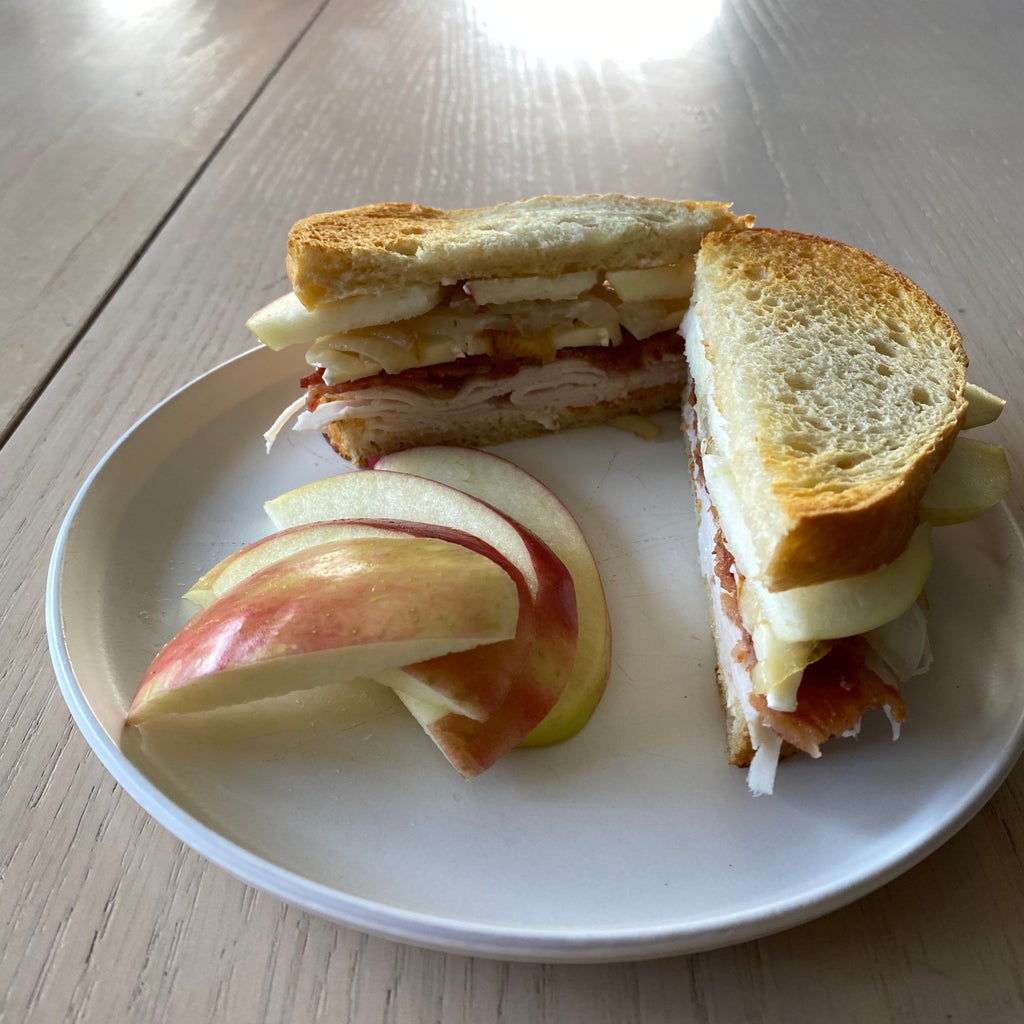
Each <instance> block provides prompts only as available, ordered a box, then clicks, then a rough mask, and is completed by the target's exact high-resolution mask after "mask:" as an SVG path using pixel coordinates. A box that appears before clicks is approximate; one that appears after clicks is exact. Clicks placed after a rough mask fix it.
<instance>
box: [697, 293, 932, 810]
mask: <svg viewBox="0 0 1024 1024" xmlns="http://www.w3.org/2000/svg"><path fill="white" fill-rule="evenodd" d="M681 333H682V334H683V335H684V337H685V339H686V358H687V363H688V366H689V370H690V374H691V376H692V379H693V383H694V387H695V390H696V393H697V395H698V396H699V397H698V400H697V408H696V418H697V435H696V437H695V438H691V442H692V443H693V444H695V445H699V449H698V451H697V452H696V454H697V455H698V456H699V458H700V461H701V464H702V465H703V469H704V483H705V486H704V487H703V488H702V487H701V486H700V485H699V483H697V484H695V490H696V492H697V504H698V516H699V545H700V550H701V558H702V560H703V564H702V569H703V571H704V574H705V577H706V578H707V579H708V581H709V586H710V588H711V597H712V602H711V603H712V609H713V619H714V627H715V631H716V637H717V638H718V648H719V650H720V652H728V651H734V650H739V649H741V648H742V647H743V646H744V643H743V642H744V638H743V636H742V632H741V630H740V628H739V627H738V626H737V624H736V623H735V622H734V621H733V620H732V619H731V618H730V617H729V615H728V614H727V613H726V612H725V610H724V606H723V603H722V599H723V592H722V589H721V585H720V583H718V582H717V577H716V575H715V572H714V569H715V567H714V564H713V559H714V550H715V536H716V531H717V530H718V529H721V531H722V535H723V537H724V538H726V542H727V544H728V548H729V552H730V554H731V555H732V556H733V559H734V562H735V568H734V569H733V575H734V578H735V581H736V589H737V596H738V603H739V610H740V617H741V619H742V621H743V625H744V627H745V628H746V630H747V632H748V633H749V635H750V637H751V640H752V642H753V649H754V665H753V669H752V670H751V669H750V668H749V667H748V666H747V665H745V664H743V663H741V662H740V661H737V660H735V659H734V658H730V657H726V656H722V657H720V663H719V671H720V673H721V676H722V682H723V686H724V687H725V689H726V692H727V694H728V695H729V697H730V702H731V703H732V705H733V706H734V707H736V708H742V709H743V714H744V716H745V720H746V723H747V728H748V731H749V733H750V739H751V744H752V746H753V747H754V750H755V757H754V760H753V762H752V763H751V767H750V772H749V774H748V784H749V786H750V788H751V790H752V791H753V792H755V793H770V792H771V790H772V785H773V780H774V773H775V766H776V764H777V762H778V756H779V751H780V748H781V740H780V738H779V737H778V735H777V734H776V733H775V732H774V731H773V730H771V729H770V728H768V727H767V726H765V725H764V724H763V723H762V721H761V719H760V716H759V714H758V713H757V711H756V710H755V709H754V708H753V706H752V705H751V703H750V700H749V697H750V695H751V693H752V692H757V693H762V694H764V696H765V699H766V701H767V703H768V706H769V707H770V708H772V709H774V710H777V711H794V710H796V707H797V690H798V688H799V685H800V681H801V678H802V676H803V672H804V669H805V668H806V667H807V666H808V665H809V664H811V663H812V662H814V661H815V660H817V659H818V658H819V657H821V656H823V655H824V654H825V653H826V652H827V651H828V649H829V645H828V641H829V640H834V639H840V638H843V637H850V636H863V637H864V638H865V639H866V641H867V643H868V645H869V648H870V654H869V667H870V668H871V669H872V670H873V671H874V672H876V674H878V675H879V676H880V677H881V678H882V679H884V680H885V681H887V682H890V683H893V684H898V683H901V682H904V681H905V680H907V679H908V678H910V677H911V676H912V675H916V674H918V673H920V672H924V671H927V669H928V668H929V666H930V664H931V649H930V645H929V643H928V631H927V622H926V617H925V615H924V612H923V611H922V609H921V607H920V605H919V603H918V601H919V598H920V595H921V592H922V590H923V588H924V583H925V581H926V579H927V576H928V572H929V570H930V568H931V562H932V548H931V534H930V528H929V527H927V526H921V527H919V528H918V529H917V530H916V531H915V533H914V535H913V537H912V538H911V541H910V543H909V545H908V547H907V549H906V550H905V551H904V552H903V554H902V555H900V557H899V558H897V559H896V560H895V561H894V562H892V563H890V564H889V565H887V566H885V567H883V568H881V569H878V570H876V571H874V572H871V573H867V574H865V575H863V576H857V577H852V578H848V579H842V580H834V581H830V582H827V583H820V584H815V585H813V586H807V587H796V588H793V589H790V590H785V591H770V590H769V589H768V588H767V586H765V584H764V583H763V581H762V580H760V579H759V578H758V576H759V574H760V573H761V571H762V570H763V566H762V564H761V561H760V559H759V558H758V553H757V548H756V546H755V544H754V541H753V538H752V536H751V534H750V531H749V530H748V529H747V527H746V524H745V522H744V520H743V518H742V517H741V516H740V515H739V508H740V507H741V506H740V503H739V501H738V498H737V494H736V489H735V486H734V479H733V476H732V473H731V471H730V468H729V462H728V456H727V453H725V452H723V450H722V444H723V440H722V439H723V438H726V437H727V436H728V435H727V432H726V429H725V425H724V424H723V423H722V422H721V417H720V414H719V412H718V410H717V408H716V405H715V401H714V382H713V375H712V373H711V367H710V364H709V363H708V360H707V358H706V356H705V353H704V344H703V333H702V331H701V329H700V323H699V321H698V319H697V317H696V314H695V313H694V312H693V310H692V309H691V310H690V311H689V312H688V313H687V315H686V317H685V318H684V321H683V325H682V328H681ZM716 427H717V428H718V429H719V431H720V433H718V434H716V433H715V429H716ZM712 436H713V437H714V438H715V442H714V443H715V446H716V447H714V448H712V446H711V443H710V442H709V441H708V440H707V439H708V438H709V437H712ZM890 720H891V719H890ZM855 731H856V730H854V732H855ZM893 735H894V738H895V736H896V735H898V725H897V723H895V722H893Z"/></svg>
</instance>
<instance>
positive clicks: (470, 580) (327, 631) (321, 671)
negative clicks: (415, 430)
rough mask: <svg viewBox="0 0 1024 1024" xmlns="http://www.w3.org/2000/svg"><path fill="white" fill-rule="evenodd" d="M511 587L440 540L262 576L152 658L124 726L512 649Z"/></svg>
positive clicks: (474, 557)
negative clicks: (505, 645) (470, 653)
mask: <svg viewBox="0 0 1024 1024" xmlns="http://www.w3.org/2000/svg"><path fill="white" fill-rule="evenodd" d="M518 621H519V597H518V592H517V587H516V585H515V582H514V581H513V580H512V578H511V577H510V576H509V574H508V573H507V572H506V571H505V570H504V569H503V568H502V566H501V565H499V564H498V562H496V561H495V560H494V559H492V558H489V557H487V556H486V555H483V554H480V553H478V552H476V551H473V550H471V549H470V548H468V547H466V546H464V545H461V544H453V543H450V542H448V541H444V540H438V539H434V538H422V537H418V538H402V539H396V538H386V537H365V538H354V539H350V540H344V541H336V542H334V543H330V544H321V545H317V546H315V547H312V548H308V549H306V550H304V551H299V552H297V553H295V554H292V555H290V556H288V557H286V558H283V559H281V560H279V561H276V562H274V563H272V564H271V565H269V566H267V567H266V568H264V569H261V570H259V571H258V572H256V573H254V574H253V575H252V576H250V577H248V578H247V579H246V580H244V581H242V582H241V583H239V584H238V585H237V586H235V587H233V588H231V590H229V591H228V592H227V593H226V594H225V595H224V596H223V597H221V598H219V599H218V600H216V601H214V602H213V603H212V604H211V605H209V606H208V607H207V608H205V609H204V610H203V611H201V612H199V613H198V614H197V615H196V616H194V617H193V618H192V619H191V620H190V621H189V622H188V623H186V624H185V626H184V628H183V629H181V630H180V631H179V632H178V633H177V634H176V635H175V636H174V637H173V638H172V639H171V640H170V641H169V643H168V644H167V645H166V646H165V647H164V648H163V649H162V650H161V651H160V652H159V653H158V654H157V656H156V658H154V660H153V662H152V664H151V665H150V668H149V670H148V671H147V672H146V674H145V676H144V677H143V680H142V683H141V685H140V687H139V690H138V692H137V693H136V695H135V700H134V701H133V702H132V706H131V709H130V710H129V713H128V716H127V719H126V724H127V725H137V724H139V723H141V722H144V721H146V720H147V719H149V718H152V717H153V716H154V715H157V714H166V713H173V712H192V711H202V710H208V709H211V708H215V707H224V706H226V705H230V704H238V703H248V702H250V701H253V700H259V699H262V698H266V697H272V696H280V695H282V694H284V693H290V692H294V691H297V690H301V689H305V688H312V687H314V686H319V685H322V684H324V683H326V682H332V683H340V682H344V680H346V679H353V678H358V677H366V676H372V675H373V674H374V673H375V672H377V671H379V670H381V669H385V668H391V667H393V666H396V665H405V664H409V663H412V662H417V661H422V660H425V659H428V658H434V657H438V656H440V655H442V654H445V653H447V652H450V651H460V650H467V649H470V648H473V647H477V646H479V645H481V644H491V643H497V642H500V641H504V640H509V639H511V638H512V637H513V636H514V635H515V632H516V628H517V624H518Z"/></svg>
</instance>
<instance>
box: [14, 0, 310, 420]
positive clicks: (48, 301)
mask: <svg viewBox="0 0 1024 1024" xmlns="http://www.w3.org/2000/svg"><path fill="white" fill-rule="evenodd" d="M320 5H321V3H320V0H304V2H302V3H297V4H291V3H283V2H262V3H258V4H251V3H246V2H239V0H218V2H217V3H215V4H207V3H200V2H198V0H187V2H183V0H174V2H171V0H168V2H158V0H150V2H146V0H140V2H138V3H131V2H116V0H115V2H110V3H106V4H103V3H90V4H75V3H66V2H64V3H57V4H34V3H29V2H24V0H14V2H12V3H9V4H5V6H4V10H3V12H2V13H0V94H2V95H3V97H4V110H5V116H4V117H3V118H2V119H0V235H2V237H3V239H4V245H3V246H0V281H2V282H3V295H4V297H5V300H4V315H5V324H6V329H5V331H4V336H3V340H2V342H0V345H2V348H0V351H2V353H3V359H4V366H5V382H4V388H3V389H2V391H0V439H2V438H3V437H4V436H6V434H7V432H8V430H9V429H10V426H11V425H12V424H13V423H14V422H16V421H17V418H18V417H19V415H20V414H21V412H22V411H23V409H24V408H25V406H26V404H27V403H29V402H31V401H32V398H33V396H34V394H35V392H36V390H37V388H38V387H39V386H40V384H41V383H42V382H43V381H45V380H46V378H47V376H48V374H49V373H50V372H51V370H52V369H53V368H54V367H55V366H56V365H57V364H59V362H60V361H61V359H62V358H63V356H64V354H65V352H66V351H67V349H68V347H69V346H71V345H73V344H74V342H75V340H76V339H77V337H78V336H79V334H80V332H81V331H82V330H83V329H84V328H85V327H86V326H87V325H88V323H89V322H90V321H91V319H92V318H93V316H94V315H95V314H96V313H97V311H98V310H99V309H100V308H101V307H102V304H103V302H104V301H105V299H106V297H107V296H108V295H109V293H110V291H111V290H112V289H113V288H115V287H116V285H117V283H118V282H119V281H120V280H121V278H122V276H123V275H124V274H125V273H126V272H127V271H128V270H129V269H130V268H131V266H132V264H133V261H134V260H135V259H136V258H137V257H138V255H139V253H140V252H141V251H142V250H143V249H144V248H145V246H146V245H147V244H148V242H149V240H150V239H151V238H152V237H153V235H154V234H155V233H156V232H157V231H158V230H159V228H160V225H161V223H162V222H163V221H164V219H165V218H166V217H167V216H168V215H169V214H170V213H171V212H172V211H173V209H174V206H175V204H176V203H177V202H178V201H179V199H180V197H181V196H182V195H183V194H184V193H186V192H187V190H188V188H189V187H190V185H191V183H192V181H193V180H194V179H195V177H196V176H197V175H198V174H200V173H201V172H202V169H203V167H204V165H205V163H206V161H207V160H208V159H209V158H210V156H211V155H212V154H213V153H214V152H216V149H217V147H218V146H219V144H220V143H221V141H222V140H223V138H224V137H225V136H226V135H227V134H228V133H229V132H230V131H231V128H232V125H233V124H234V123H235V121H236V120H237V119H238V118H239V117H240V116H241V115H242V114H243V112H244V111H245V109H246V107H247V105H248V104H249V103H250V102H251V100H252V98H253V97H254V96H255V95H257V94H258V92H259V90H260V88H261V87H262V85H263V83H264V82H265V81H266V79H267V78H268V76H270V75H271V74H272V73H273V71H274V69H275V67H276V66H277V65H278V63H279V62H280V61H281V60H283V59H284V57H285V55H286V54H287V52H288V50H289V47H290V45H291V44H292V43H294V41H295V40H296V39H298V38H299V37H300V36H301V34H302V32H303V31H304V30H305V29H306V27H307V26H308V24H309V23H310V21H311V20H312V19H313V18H314V17H315V15H316V13H317V10H318V8H319V6H320Z"/></svg>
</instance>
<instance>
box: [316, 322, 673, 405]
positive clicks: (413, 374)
mask: <svg viewBox="0 0 1024 1024" xmlns="http://www.w3.org/2000/svg"><path fill="white" fill-rule="evenodd" d="M682 351H683V339H682V338H681V337H680V336H679V335H678V334H677V333H676V332H674V331H665V332H663V333H661V334H655V335H653V336H652V337H650V338H645V339H644V340H643V341H637V340H636V339H635V338H633V337H631V336H630V335H629V334H628V333H627V332H625V331H624V332H623V340H622V343H621V344H619V345H612V346H604V345H585V346H579V347H575V348H563V349H559V350H558V352H557V353H556V354H555V358H556V359H585V360H587V362H589V363H591V364H592V365H594V366H597V367H598V368H600V369H602V370H606V371H614V370H619V371H623V372H625V371H629V370H636V369H639V368H640V367H642V366H643V365H645V363H647V362H660V361H661V360H662V359H663V358H664V357H665V356H666V355H669V354H680V353H682ZM540 365H541V360H540V359H538V358H531V357H518V358H512V357H509V356H490V355H474V356H464V357H463V358H461V359H453V360H452V361H451V362H447V363H437V364H435V365H432V366H414V367H412V368H410V369H408V370H403V371H402V372H401V373H395V374H390V375H389V374H383V373H379V374H375V375H374V376H372V377H362V378H360V379H359V380H350V381H341V382H338V383H337V384H331V385H329V384H325V383H324V379H323V377H324V372H323V370H322V369H319V370H316V371H315V372H313V373H311V374H309V375H308V376H306V377H303V378H302V380H301V381H300V383H301V385H302V387H304V388H305V389H306V408H307V409H308V410H309V411H310V412H312V411H313V410H314V409H315V408H316V407H317V406H318V405H319V404H320V403H321V402H322V401H324V400H325V399H328V398H330V397H331V396H332V395H334V394H340V393H345V392H352V391H358V390H360V389H361V388H369V387H374V386H376V385H378V384H380V383H381V381H382V380H383V379H384V378H386V379H387V382H388V383H389V384H394V385H395V386H396V387H403V388H409V389H411V390H414V391H419V392H424V393H428V394H438V395H442V394H452V393H454V392H457V391H458V390H459V389H460V388H461V387H462V385H463V384H464V383H465V382H466V380H467V379H469V378H471V377H486V378H489V379H492V380H500V379H501V378H504V377H511V376H513V375H514V374H516V373H518V371H519V370H520V369H521V368H522V367H523V366H540Z"/></svg>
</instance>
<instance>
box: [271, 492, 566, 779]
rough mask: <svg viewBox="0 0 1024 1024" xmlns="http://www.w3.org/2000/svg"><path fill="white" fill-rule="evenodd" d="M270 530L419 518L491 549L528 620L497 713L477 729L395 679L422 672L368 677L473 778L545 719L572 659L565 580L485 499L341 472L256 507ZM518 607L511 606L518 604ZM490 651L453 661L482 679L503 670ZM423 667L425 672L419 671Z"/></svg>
mask: <svg viewBox="0 0 1024 1024" xmlns="http://www.w3.org/2000/svg"><path fill="white" fill-rule="evenodd" d="M265 508H266V510H267V512H268V514H269V515H270V518H271V520H272V521H273V522H274V524H275V525H277V526H278V527H287V526H289V525H294V524H300V523H310V522H313V523H316V522H321V521H323V520H325V519H330V518H333V517H346V518H347V517H353V518H355V517H362V516H366V517H385V516H387V517H393V519H395V520H409V519H411V518H416V519H419V520H421V522H420V523H419V525H418V526H417V527H416V528H417V529H428V528H430V527H431V526H436V524H439V523H440V524H455V525H456V526H457V527H458V528H459V529H461V530H463V531H465V532H468V533H472V534H473V535H475V536H477V537H479V538H482V539H483V540H484V541H486V542H487V543H489V544H491V545H493V546H494V547H495V548H496V549H497V550H498V551H499V552H500V553H501V554H502V555H504V556H505V557H506V558H508V559H509V561H510V562H511V563H512V564H513V565H514V566H515V567H516V568H518V569H521V570H522V571H523V575H524V578H526V579H527V581H528V582H529V581H530V580H532V589H531V592H530V598H531V602H532V606H533V613H534V617H535V621H536V626H535V636H534V637H533V639H532V641H531V642H530V643H529V644H528V645H526V646H525V647H524V650H525V653H526V657H527V663H526V665H525V666H524V667H523V668H522V669H521V670H517V672H516V674H515V677H514V683H513V685H512V687H511V688H510V689H509V690H508V693H507V696H506V698H505V699H503V701H502V702H501V704H500V706H498V707H497V708H495V709H493V713H492V714H491V715H490V716H489V717H488V718H487V721H486V723H483V724H482V727H479V728H477V727H475V726H473V725H471V724H470V721H469V716H465V715H459V714H451V712H450V708H449V707H445V706H444V705H443V704H442V703H440V702H438V701H436V700H434V699H433V698H431V697H429V695H428V696H427V697H426V698H424V697H423V696H422V695H419V694H416V693H414V692H412V690H411V688H410V687H409V686H408V685H405V683H404V682H403V678H402V677H403V676H406V675H408V674H409V673H413V674H416V675H417V676H418V678H420V679H421V681H425V682H427V683H429V684H430V685H431V686H432V687H436V685H437V681H436V679H435V678H433V676H432V675H431V674H430V673H429V672H427V671H425V667H424V666H423V665H418V666H403V667H396V668H394V669H389V670H386V671H382V672H379V673H377V674H375V676H374V678H375V679H376V680H377V681H378V682H383V683H385V684H386V685H389V686H391V687H392V688H393V689H394V690H395V691H396V692H397V693H398V694H399V696H400V697H403V699H404V698H405V697H409V698H410V699H409V700H407V701H406V704H407V706H408V707H409V709H410V711H412V713H413V714H414V715H415V716H416V718H417V719H418V720H419V721H420V724H421V725H422V726H423V727H424V729H425V730H426V731H427V733H428V735H430V737H431V738H432V739H433V741H434V742H435V743H436V744H437V745H438V747H439V748H440V749H441V751H442V752H443V753H444V754H445V756H446V757H447V758H448V759H449V761H451V763H452V764H453V765H454V766H455V767H456V768H457V769H458V770H459V771H460V772H462V773H463V774H465V775H475V774H478V773H479V772H480V771H482V770H484V768H485V767H487V766H489V765H491V764H493V763H494V762H495V761H496V760H497V759H498V758H499V757H500V756H501V755H502V754H504V753H505V752H506V751H508V750H510V749H511V748H512V747H515V746H518V745H520V744H521V743H522V741H523V740H524V739H525V738H526V737H527V735H528V734H529V733H530V732H531V731H532V730H533V729H534V728H535V727H536V726H537V725H538V724H539V723H540V722H541V721H542V720H543V719H544V718H545V717H546V716H547V714H548V713H549V712H550V711H551V710H552V709H553V708H554V706H555V704H556V703H557V701H558V700H559V699H560V698H561V695H562V693H563V692H564V690H565V687H566V685H567V684H568V682H569V680H570V678H571V675H572V671H573V666H574V664H575V659H576V649H577V645H578V617H577V610H576V595H575V587H574V581H573V578H572V575H571V573H570V572H569V570H568V568H567V567H566V565H565V564H564V563H563V562H562V560H561V559H560V558H559V557H558V556H557V555H556V554H555V553H554V552H552V550H551V549H550V548H549V546H548V545H547V544H546V543H545V542H544V541H543V540H541V539H540V538H539V537H537V535H536V534H534V533H533V532H532V531H530V530H528V529H526V528H524V527H523V526H522V525H521V524H519V523H517V522H515V521H514V520H513V519H512V518H510V517H509V516H508V515H507V514H505V513H503V512H500V511H498V510H497V509H495V508H492V507H491V506H490V505H488V504H486V503H485V502H483V501H481V500H479V499H477V498H475V497H473V496H471V495H469V494H467V493H465V492H464V491H459V490H456V489H454V488H451V487H448V486H447V485H445V484H443V483H440V482H438V481H435V480H430V479H426V478H425V477H422V476H411V475H409V474H405V473H398V472H391V473H365V472H363V473H360V472H355V473H341V474H339V475H337V476H333V477H329V478H327V479H324V480H319V481H316V482H314V483H312V484H307V485H305V486H303V487H299V488H296V489H295V490H293V491H289V492H287V493H286V494H283V495H281V496H280V497H278V498H275V499H274V500H272V501H269V502H267V503H266V505H265ZM522 603H523V602H521V604H522ZM491 653H492V651H491V649H489V648H481V649H480V650H479V651H471V652H467V654H466V655H461V656H460V657H461V658H464V659H466V660H475V661H476V662H477V663H478V670H479V671H480V672H481V673H482V672H484V671H485V670H486V669H487V668H488V666H489V665H490V666H491V671H492V672H495V673H497V672H501V673H507V671H508V667H507V665H499V664H497V663H496V662H494V661H492V660H491ZM427 668H429V667H427Z"/></svg>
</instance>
